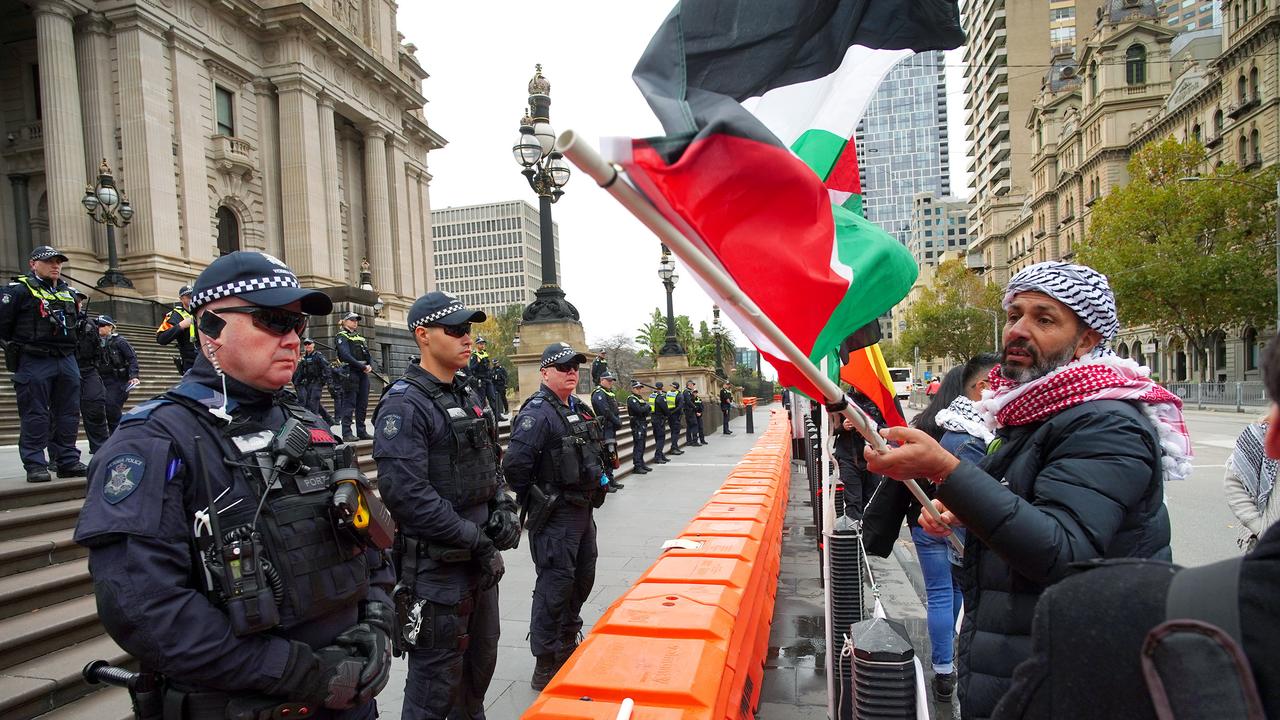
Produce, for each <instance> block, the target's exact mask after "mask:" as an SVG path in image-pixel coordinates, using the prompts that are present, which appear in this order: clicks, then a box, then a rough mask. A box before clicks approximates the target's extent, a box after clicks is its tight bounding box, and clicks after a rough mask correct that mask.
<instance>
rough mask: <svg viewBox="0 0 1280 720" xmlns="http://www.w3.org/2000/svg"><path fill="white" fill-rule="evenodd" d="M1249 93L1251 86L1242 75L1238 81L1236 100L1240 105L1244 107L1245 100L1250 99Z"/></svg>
mask: <svg viewBox="0 0 1280 720" xmlns="http://www.w3.org/2000/svg"><path fill="white" fill-rule="evenodd" d="M1248 93H1249V85H1248V83H1246V82H1245V79H1244V76H1243V75H1241V76H1240V79H1239V80H1237V81H1236V100H1238V101H1239V102H1240V104H1241V105H1243V104H1244V101H1245V99H1246V98H1248V97H1249V94H1248Z"/></svg>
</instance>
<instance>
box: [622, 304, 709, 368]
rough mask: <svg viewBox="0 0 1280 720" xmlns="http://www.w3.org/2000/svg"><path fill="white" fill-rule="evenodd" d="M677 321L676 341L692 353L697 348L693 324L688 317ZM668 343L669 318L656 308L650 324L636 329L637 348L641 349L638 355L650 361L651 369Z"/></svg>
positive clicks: (678, 318) (680, 317)
mask: <svg viewBox="0 0 1280 720" xmlns="http://www.w3.org/2000/svg"><path fill="white" fill-rule="evenodd" d="M675 320H676V340H677V341H679V343H680V346H681V347H683V348H684V351H685V352H686V353H689V352H692V350H693V349H694V347H695V345H694V334H693V323H692V322H691V321H690V320H689V316H688V315H678V316H676V318H675ZM666 341H667V316H666V314H665V313H663V312H662V311H661V310H659V309H657V308H654V310H653V315H651V316H650V317H649V322H646V323H645V324H643V325H641V326H640V327H639V328H637V329H636V346H637V347H638V348H639V351H638V353H637V355H638V356H639V357H641V358H644V359H646V360H648V362H649V366H650V367H654V366H656V365H657V364H658V353H659V352H661V351H662V346H663V345H664V344H666Z"/></svg>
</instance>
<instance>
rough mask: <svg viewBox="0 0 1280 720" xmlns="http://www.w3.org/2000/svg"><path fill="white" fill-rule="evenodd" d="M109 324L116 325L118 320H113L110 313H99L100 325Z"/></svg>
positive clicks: (105, 325)
mask: <svg viewBox="0 0 1280 720" xmlns="http://www.w3.org/2000/svg"><path fill="white" fill-rule="evenodd" d="M108 325H110V326H111V327H115V326H116V321H115V320H112V319H111V316H110V315H99V316H98V327H107V326H108Z"/></svg>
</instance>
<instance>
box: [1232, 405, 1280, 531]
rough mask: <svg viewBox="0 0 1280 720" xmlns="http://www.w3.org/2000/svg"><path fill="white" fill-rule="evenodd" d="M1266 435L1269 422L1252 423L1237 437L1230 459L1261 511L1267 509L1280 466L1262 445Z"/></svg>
mask: <svg viewBox="0 0 1280 720" xmlns="http://www.w3.org/2000/svg"><path fill="white" fill-rule="evenodd" d="M1266 435H1267V423H1265V422H1264V423H1250V425H1249V426H1248V427H1246V428H1245V429H1244V431H1243V432H1241V433H1240V436H1239V437H1237V438H1236V447H1235V450H1234V451H1233V452H1232V453H1231V459H1230V460H1229V461H1228V462H1230V463H1231V469H1232V470H1234V471H1235V474H1236V476H1237V477H1239V478H1240V482H1242V483H1243V484H1244V489H1245V491H1246V492H1248V493H1249V497H1251V498H1253V501H1254V503H1255V504H1256V505H1257V506H1258V510H1259V511H1260V512H1265V511H1266V508H1267V503H1268V502H1269V501H1270V499H1271V490H1272V488H1273V487H1274V486H1275V482H1276V470H1277V469H1278V468H1280V463H1277V462H1276V461H1275V460H1272V459H1271V458H1269V457H1267V453H1266V450H1264V449H1263V445H1262V443H1263V438H1265V437H1266Z"/></svg>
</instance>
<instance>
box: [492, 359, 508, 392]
mask: <svg viewBox="0 0 1280 720" xmlns="http://www.w3.org/2000/svg"><path fill="white" fill-rule="evenodd" d="M493 384H494V385H497V386H498V387H500V388H504V387H506V386H507V369H506V368H505V367H503V366H502V365H501V364H495V365H494V366H493Z"/></svg>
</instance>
